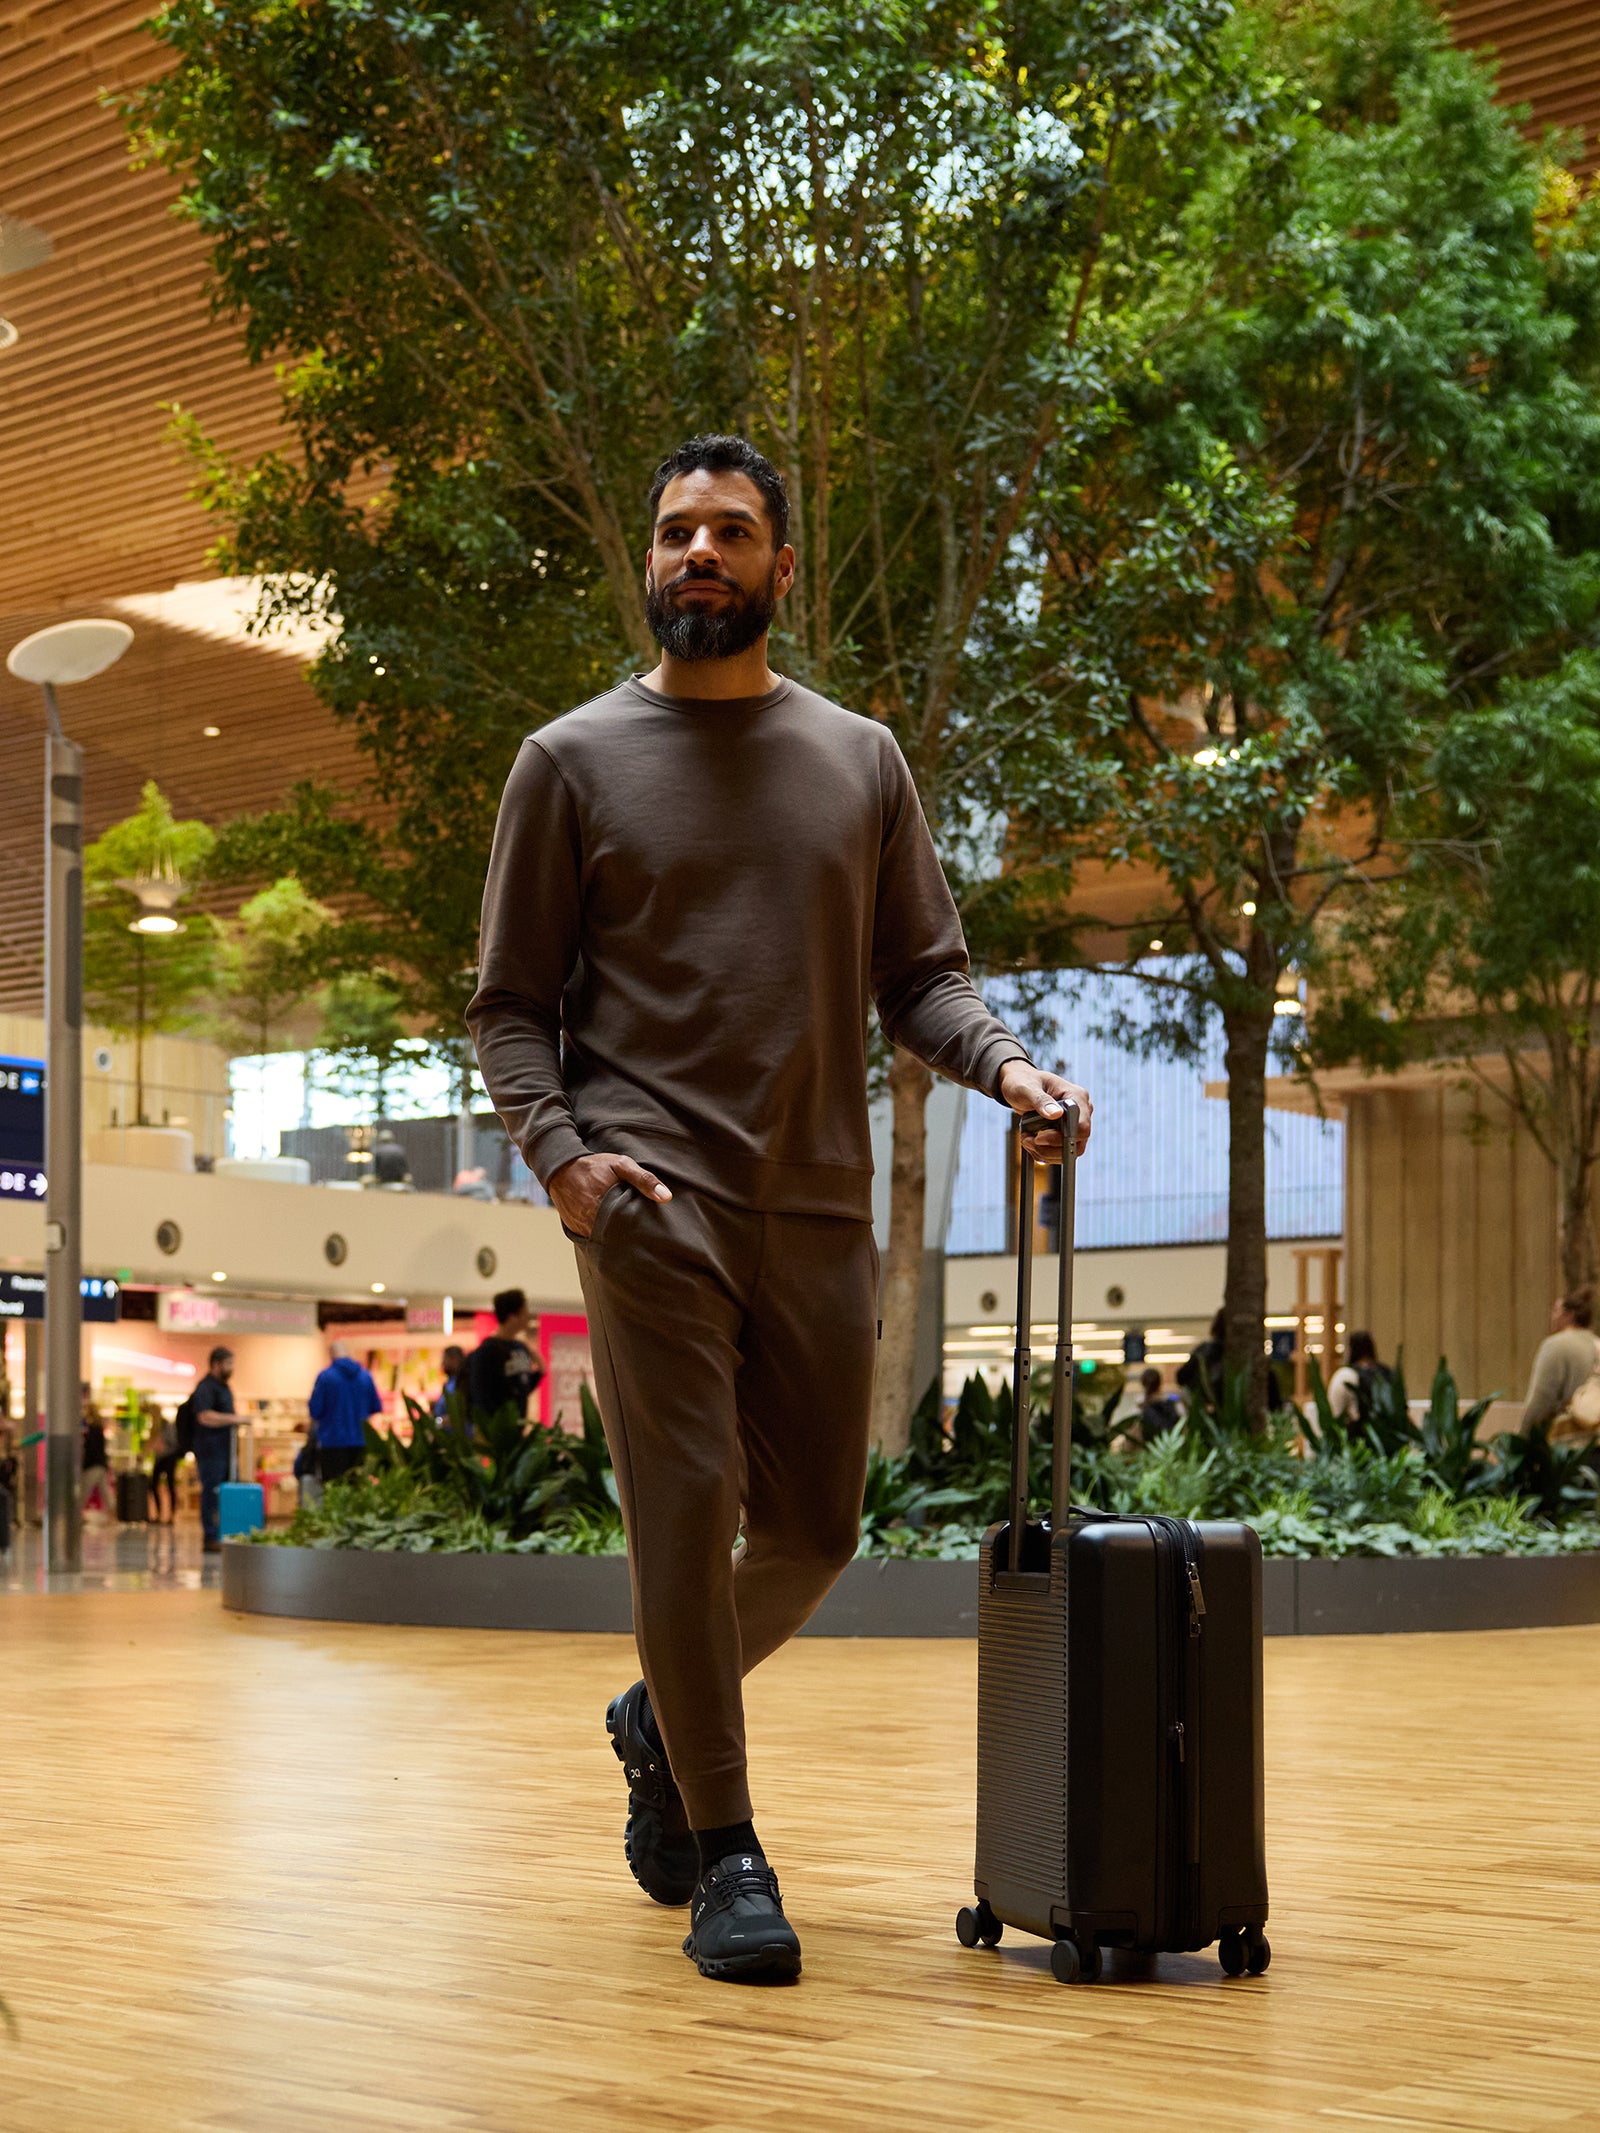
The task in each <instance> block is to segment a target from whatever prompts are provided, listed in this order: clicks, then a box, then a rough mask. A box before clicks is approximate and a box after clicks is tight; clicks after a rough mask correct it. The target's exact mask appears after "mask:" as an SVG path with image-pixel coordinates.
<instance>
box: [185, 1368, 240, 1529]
mask: <svg viewBox="0 0 1600 2133" xmlns="http://www.w3.org/2000/svg"><path fill="white" fill-rule="evenodd" d="M232 1376H233V1350H232V1349H231V1348H213V1349H212V1351H211V1353H210V1355H209V1356H208V1357H207V1358H206V1374H205V1376H204V1377H203V1378H202V1379H201V1380H200V1382H199V1384H198V1385H197V1386H196V1387H195V1389H194V1391H193V1392H191V1393H190V1395H189V1397H188V1399H187V1400H185V1401H184V1403H183V1405H182V1406H181V1407H180V1408H179V1409H178V1412H177V1414H176V1415H175V1416H174V1417H173V1427H174V1428H175V1430H176V1431H177V1436H178V1444H179V1456H180V1458H181V1457H182V1453H183V1449H184V1439H185V1437H186V1436H187V1438H188V1446H187V1449H189V1450H190V1451H192V1452H193V1453H194V1463H195V1465H196V1467H197V1468H198V1469H199V1472H200V1535H201V1539H200V1546H201V1550H202V1552H203V1553H204V1554H206V1555H219V1554H220V1553H221V1552H222V1506H221V1504H220V1503H219V1501H218V1498H217V1491H218V1489H220V1488H221V1486H222V1484H223V1483H224V1482H225V1481H226V1480H227V1479H228V1477H229V1475H230V1474H231V1473H232V1472H233V1432H234V1409H233V1388H232V1387H231V1386H230V1384H229V1383H228V1380H229V1379H230V1378H231V1377H232Z"/></svg>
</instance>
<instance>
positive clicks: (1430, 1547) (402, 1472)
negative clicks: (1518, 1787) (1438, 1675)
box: [264, 1362, 1600, 1558]
mask: <svg viewBox="0 0 1600 2133" xmlns="http://www.w3.org/2000/svg"><path fill="white" fill-rule="evenodd" d="M1376 1390H1377V1392H1378V1393H1379V1394H1380V1395H1381V1396H1380V1397H1376V1398H1375V1399H1374V1402H1373V1412H1372V1414H1371V1416H1370V1417H1368V1418H1367V1419H1366V1420H1365V1421H1364V1422H1361V1423H1355V1422H1341V1421H1339V1420H1338V1419H1337V1418H1336V1417H1335V1416H1334V1415H1333V1413H1332V1411H1331V1409H1330V1407H1329V1404H1328V1399H1327V1393H1326V1390H1325V1389H1324V1387H1323V1385H1322V1381H1321V1379H1320V1377H1319V1376H1317V1375H1316V1373H1315V1368H1314V1366H1313V1380H1312V1396H1313V1412H1312V1414H1311V1415H1310V1416H1309V1417H1302V1416H1301V1415H1299V1414H1298V1413H1297V1412H1295V1411H1294V1410H1293V1409H1284V1410H1282V1411H1280V1412H1279V1413H1277V1414H1275V1415H1273V1416H1271V1417H1270V1418H1269V1420H1268V1422H1267V1425H1266V1427H1265V1429H1264V1430H1261V1431H1260V1432H1257V1431H1255V1430H1254V1429H1253V1427H1252V1424H1251V1421H1250V1417H1249V1413H1248V1408H1247V1404H1246V1401H1245V1397H1244V1388H1243V1385H1242V1383H1239V1382H1233V1383H1229V1384H1225V1385H1224V1386H1223V1387H1222V1388H1221V1389H1220V1391H1219V1392H1216V1393H1213V1392H1212V1391H1211V1389H1210V1388H1207V1389H1206V1390H1205V1391H1204V1392H1203V1393H1202V1395H1201V1396H1200V1397H1199V1398H1198V1399H1197V1400H1195V1401H1193V1402H1192V1403H1191V1408H1190V1412H1189V1415H1188V1417H1187V1419H1186V1420H1185V1422H1184V1423H1183V1424H1182V1425H1181V1426H1180V1427H1179V1428H1176V1429H1173V1430H1170V1431H1168V1432H1166V1433H1165V1434H1164V1435H1162V1436H1160V1437H1158V1438H1157V1439H1156V1440H1155V1441H1154V1443H1152V1444H1149V1445H1141V1444H1137V1443H1134V1442H1132V1441H1130V1440H1129V1438H1128V1437H1127V1436H1126V1435H1125V1434H1121V1433H1119V1432H1118V1431H1117V1430H1116V1429H1115V1427H1114V1425H1113V1422H1112V1418H1111V1410H1112V1406H1113V1405H1114V1401H1100V1402H1098V1403H1096V1402H1094V1401H1091V1400H1089V1399H1087V1398H1085V1397H1084V1396H1083V1392H1082V1387H1081V1385H1080V1386H1078V1387H1075V1388H1074V1400H1073V1422H1072V1457H1071V1472H1072V1497H1073V1501H1074V1502H1075V1503H1080V1504H1091V1505H1094V1506H1096V1507H1097V1508H1099V1509H1101V1510H1106V1511H1117V1512H1124V1513H1132V1514H1134V1515H1141V1514H1144V1515H1152V1514H1163V1515H1166V1516H1170V1517H1179V1518H1238V1519H1243V1520H1244V1521H1246V1523H1248V1524H1250V1525H1253V1526H1254V1527H1255V1528H1256V1530H1257V1532H1258V1533H1259V1534H1260V1536H1261V1545H1262V1548H1263V1549H1264V1550H1265V1552H1266V1553H1267V1554H1268V1555H1327V1556H1340V1555H1501V1554H1538V1555H1549V1554H1559V1553H1563V1552H1565V1551H1567V1550H1569V1549H1579V1548H1600V1519H1597V1518H1596V1515H1595V1496H1596V1489H1595V1482H1596V1476H1595V1468H1594V1464H1593V1457H1594V1455H1593V1454H1591V1453H1590V1452H1589V1451H1588V1449H1587V1447H1586V1446H1585V1445H1584V1444H1582V1443H1577V1444H1555V1445H1553V1444H1551V1442H1550V1437H1549V1431H1548V1429H1538V1430H1532V1431H1530V1432H1529V1433H1528V1434H1527V1435H1526V1436H1499V1437H1496V1438H1495V1440H1494V1442H1493V1444H1492V1445H1486V1444H1484V1443H1483V1442H1481V1441H1480V1439H1479V1437H1478V1425H1479V1423H1480V1422H1481V1420H1482V1418H1483V1414H1484V1411H1485V1409H1486V1407H1487V1406H1488V1404H1489V1403H1488V1402H1487V1401H1483V1400H1480V1401H1478V1402H1476V1403H1475V1404H1474V1405H1472V1406H1470V1407H1466V1408H1463V1407H1462V1405H1461V1403H1460V1399H1459V1397H1458V1394H1457V1389H1456V1384H1455V1380H1454V1379H1453V1378H1452V1376H1451V1375H1450V1372H1449V1371H1448V1369H1447V1368H1446V1367H1445V1365H1444V1364H1443V1363H1442V1362H1441V1363H1440V1365H1439V1368H1438V1370H1437V1371H1436V1372H1435V1373H1434V1380H1433V1388H1432V1392H1431V1395H1430V1398H1429V1402H1428V1407H1427V1410H1426V1412H1425V1413H1424V1414H1423V1416H1422V1418H1421V1420H1420V1422H1418V1421H1413V1419H1412V1417H1411V1413H1410V1410H1409V1407H1408V1406H1407V1403H1406V1396H1405V1378H1404V1373H1403V1371H1402V1370H1401V1368H1400V1367H1399V1365H1398V1364H1397V1366H1396V1369H1395V1373H1394V1379H1393V1383H1392V1384H1391V1385H1390V1386H1389V1387H1387V1388H1384V1387H1379V1388H1377V1389H1376ZM1034 1395H1035V1396H1034V1398H1033V1400H1031V1401H1030V1403H1029V1405H1030V1414H1029V1423H1028V1438H1029V1446H1028V1464H1029V1473H1030V1485H1031V1492H1032V1493H1031V1501H1032V1502H1033V1503H1034V1504H1035V1505H1036V1506H1037V1505H1042V1504H1043V1503H1045V1502H1046V1501H1047V1500H1048V1493H1049V1487H1050V1443H1049V1426H1048V1407H1049V1381H1048V1378H1046V1377H1044V1376H1042V1375H1041V1378H1040V1379H1039V1380H1038V1381H1037V1382H1036V1384H1035V1387H1034ZM410 1412H411V1435H410V1437H409V1439H407V1438H403V1437H401V1436H400V1435H398V1434H397V1433H396V1432H394V1431H392V1430H374V1429H370V1428H369V1430H368V1435H367V1460H366V1465H365V1468H364V1470H363V1471H361V1472H360V1473H357V1474H353V1475H350V1476H349V1477H347V1478H346V1479H344V1480H342V1481H337V1482H334V1483H333V1484H332V1485H331V1486H330V1487H329V1488H328V1489H327V1490H326V1491H325V1492H324V1495H323V1500H322V1502H321V1503H320V1504H319V1505H317V1506H315V1507H314V1508H313V1507H308V1508H306V1509H303V1510H301V1511H300V1512H298V1513H297V1514H296V1516H295V1518H294V1520H293V1522H292V1523H291V1524H290V1525H289V1526H288V1527H287V1529H285V1530H283V1531H281V1532H278V1533H273V1534H270V1535H267V1536H264V1537H265V1538H266V1539H268V1540H270V1541H274V1542H281V1543H285V1544H287V1545H290V1546H299V1547H312V1548H378V1549H395V1550H400V1551H409V1552H418V1553H421V1552H426V1551H430V1550H441V1551H449V1552H459V1551H467V1552H481V1553H491V1554H496V1553H498V1554H505V1553H515V1554H529V1555H531V1554H573V1555H609V1554H618V1553H620V1552H621V1551H622V1547H623V1537H622V1517H621V1513H620V1511H619V1509H618V1504H617V1486H616V1476H615V1475H614V1474H613V1472H612V1470H611V1462H610V1457H609V1455H608V1453H607V1450H606V1442H605V1434H604V1431H603V1430H602V1428H601V1426H600V1417H599V1413H598V1411H597V1410H596V1408H595V1405H594V1401H593V1400H592V1398H591V1397H590V1395H589V1392H588V1390H587V1388H585V1389H584V1393H583V1400H582V1421H583V1427H582V1429H581V1431H579V1432H578V1433H576V1434H573V1433H569V1432H567V1431H565V1430H562V1429H560V1428H556V1429H544V1428H541V1427H539V1426H537V1425H529V1424H527V1423H525V1422H524V1421H522V1420H521V1418H520V1417H519V1416H518V1415H517V1414H516V1412H515V1411H514V1409H512V1408H510V1407H507V1408H505V1409H504V1410H503V1411H502V1412H501V1413H500V1414H498V1415H495V1416H493V1417H491V1418H490V1419H489V1420H488V1421H483V1420H481V1419H480V1420H479V1421H478V1422H477V1424H476V1425H475V1426H474V1427H470V1428H469V1426H468V1422H467V1418H466V1415H465V1413H464V1412H463V1411H462V1410H461V1409H460V1408H458V1407H457V1408H453V1409H452V1411H451V1412H450V1414H449V1415H448V1416H447V1417H446V1419H445V1420H443V1421H439V1420H437V1419H436V1418H435V1417H434V1416H433V1415H431V1414H430V1413H429V1412H428V1411H427V1410H426V1409H424V1408H420V1407H418V1406H416V1405H415V1404H414V1403H410ZM1011 1413H1012V1401H1011V1388H1010V1386H1009V1385H1005V1384H1002V1385H1001V1387H1000V1388H999V1390H998V1392H991V1391H990V1390H989V1387H988V1386H987V1384H985V1382H984V1380H983V1379H982V1378H981V1377H979V1376H977V1375H976V1374H974V1375H973V1376H972V1377H970V1378H969V1379H968V1380H967V1382H966V1384H965V1385H964V1386H963V1387H962V1389H961V1396H960V1398H959V1399H958V1400H957V1402H956V1406H955V1410H954V1412H953V1414H952V1415H951V1417H950V1420H949V1423H948V1425H946V1423H945V1422H944V1419H943V1416H942V1413H941V1402H940V1400H939V1398H938V1387H937V1384H935V1385H934V1386H931V1387H930V1388H929V1392H928V1396H927V1397H926V1398H925V1399H924V1400H923V1402H922V1404H921V1406H920V1407H919V1408H918V1410H917V1413H916V1416H915V1418H914V1421H913V1424H912V1432H911V1444H910V1448H909V1449H908V1450H907V1451H905V1452H903V1453H900V1454H898V1455H897V1456H889V1455H887V1454H885V1453H883V1452H881V1451H877V1450H874V1451H873V1453H872V1454H871V1457H870V1458H869V1460H868V1464H867V1480H866V1493H865V1500H864V1503H863V1506H862V1519H861V1548H860V1552H861V1553H862V1554H863V1555H890V1556H917V1557H945V1558H948V1557H953V1556H963V1555H972V1554H975V1553H976V1551H977V1546H978V1542H979V1540H980V1538H981V1536H982V1534H983V1531H984V1528H985V1527H986V1526H988V1525H991V1524H993V1523H994V1522H995V1521H996V1520H997V1519H1000V1518H1003V1517H1004V1516H1005V1512H1006V1503H1007V1499H1008V1495H1009V1491H1010V1473H1011Z"/></svg>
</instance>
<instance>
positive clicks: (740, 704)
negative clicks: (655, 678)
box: [623, 674, 794, 711]
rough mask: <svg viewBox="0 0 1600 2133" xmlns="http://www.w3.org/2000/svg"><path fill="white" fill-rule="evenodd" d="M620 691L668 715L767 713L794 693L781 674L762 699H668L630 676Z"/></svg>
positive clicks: (712, 697)
mask: <svg viewBox="0 0 1600 2133" xmlns="http://www.w3.org/2000/svg"><path fill="white" fill-rule="evenodd" d="M623 687H624V688H625V689H627V690H629V691H631V693H632V694H633V695H635V696H637V697H638V698H639V699H640V700H641V702H643V703H647V704H654V705H656V706H657V707H658V708H665V709H667V710H670V711H770V710H772V709H773V707H774V706H775V705H777V704H781V703H782V702H783V701H784V699H785V697H787V696H789V695H791V694H792V693H793V690H794V683H793V682H792V681H790V679H789V678H788V676H787V675H786V674H780V675H779V676H778V685H777V687H776V688H775V689H768V690H767V691H766V693H765V695H762V696H668V695H667V694H666V692H665V691H664V690H662V689H652V688H651V687H650V686H649V685H648V684H647V683H646V681H645V679H644V677H643V675H641V674H630V675H629V676H628V678H627V680H626V681H625V682H624V683H623Z"/></svg>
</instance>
